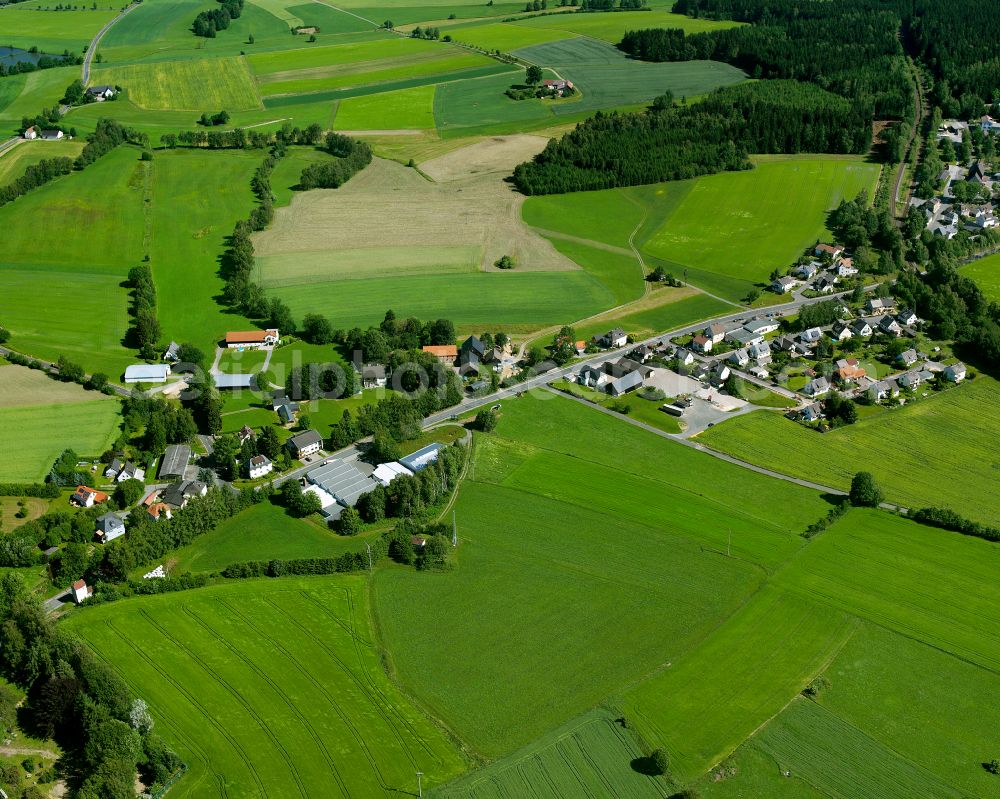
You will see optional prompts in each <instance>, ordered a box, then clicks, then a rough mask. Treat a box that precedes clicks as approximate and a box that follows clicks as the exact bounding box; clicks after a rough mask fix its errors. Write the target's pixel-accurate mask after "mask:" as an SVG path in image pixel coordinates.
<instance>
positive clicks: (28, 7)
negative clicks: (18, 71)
mask: <svg viewBox="0 0 1000 799" xmlns="http://www.w3.org/2000/svg"><path fill="white" fill-rule="evenodd" d="M52 6H53V4H51V3H47V2H46V3H43V2H41V0H34V1H33V2H27V3H18V4H17V5H10V6H0V31H2V32H3V43H4V45H11V46H12V47H20V48H22V49H24V50H27V49H28V48H29V47H37V48H38V49H39V50H40V51H41V52H43V53H53V54H55V55H62V52H63V51H64V50H69V51H70V52H71V53H76V54H77V55H83V52H84V51H85V50H86V49H87V45H89V44H90V40H91V39H93V38H94V36H96V35H97V32H98V31H99V30H100V29H101V28H103V27H104V26H105V25H106V24H107V23H108V22H110V21H111V20H112V19H114V18H115V16H116V15H117V13H118V11H119V7H118V6H115V7H113V8H112V7H109V4H108V3H102V4H99V5H98V8H97V9H92V8H91V7H90V6H89V5H85V6H83V5H81V6H75V7H74V8H73V9H72V10H70V8H69V7H68V6H67V7H66V8H65V10H59V11H56V10H53V7H52Z"/></svg>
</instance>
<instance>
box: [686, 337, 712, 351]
mask: <svg viewBox="0 0 1000 799" xmlns="http://www.w3.org/2000/svg"><path fill="white" fill-rule="evenodd" d="M691 349H693V350H694V351H695V352H711V351H712V339H710V338H709V337H708V336H704V335H701V334H699V335H697V336H695V337H694V338H693V339H691Z"/></svg>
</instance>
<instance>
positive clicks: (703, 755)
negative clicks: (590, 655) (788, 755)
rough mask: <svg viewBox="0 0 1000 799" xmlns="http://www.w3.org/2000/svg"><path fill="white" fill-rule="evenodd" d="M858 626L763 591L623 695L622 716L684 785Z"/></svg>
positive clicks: (799, 685)
mask: <svg viewBox="0 0 1000 799" xmlns="http://www.w3.org/2000/svg"><path fill="white" fill-rule="evenodd" d="M855 626H856V621H855V620H853V619H852V618H850V617H849V616H848V615H847V614H846V613H843V612H841V611H837V610H834V609H832V608H829V607H825V606H823V605H822V604H819V603H814V602H811V601H810V600H809V599H808V598H805V597H799V596H797V595H795V594H792V593H788V592H784V591H780V590H774V589H772V588H770V587H768V588H765V589H764V590H762V591H761V592H759V593H758V594H756V595H755V596H754V597H753V598H752V599H751V600H750V601H748V602H747V603H746V604H745V605H744V606H743V607H742V608H740V610H739V611H738V612H736V613H735V614H733V615H732V616H731V617H730V618H728V619H727V620H726V621H725V623H723V624H722V625H720V626H719V627H718V628H717V629H715V630H714V631H713V632H712V634H711V635H710V636H709V637H708V638H707V639H706V640H705V641H704V642H702V643H701V645H700V646H698V648H697V649H695V650H694V651H692V652H689V653H685V654H682V655H681V656H680V657H678V658H677V659H675V660H672V661H671V662H670V663H669V664H668V665H669V668H663V669H662V670H661V671H660V672H659V673H658V674H656V675H655V676H653V677H652V678H651V679H649V680H647V681H645V682H643V683H641V684H639V685H638V686H636V687H635V688H633V689H631V690H629V691H627V692H626V693H625V695H624V697H623V700H622V701H623V704H624V707H625V714H626V717H627V718H628V719H629V720H630V721H631V722H632V723H633V724H635V725H636V727H637V728H638V730H639V732H640V733H641V734H642V735H643V736H644V737H645V738H646V740H647V741H649V742H650V745H652V746H663V747H665V748H666V750H667V752H668V753H669V755H670V761H671V771H672V773H673V774H674V775H675V776H676V778H677V779H679V780H680V781H682V782H689V781H691V780H693V779H695V778H697V777H698V776H700V775H701V774H702V773H704V772H705V771H707V770H708V769H709V768H710V767H711V766H713V765H715V764H716V763H718V762H719V761H720V760H722V759H723V758H724V757H726V756H727V755H728V754H729V753H730V752H732V751H733V750H734V749H736V748H737V747H738V746H739V745H740V744H741V743H742V742H743V740H744V739H746V738H747V736H749V735H750V734H751V733H752V732H753V731H754V730H755V729H757V727H759V726H760V725H761V724H762V723H764V722H765V721H767V720H768V719H769V718H770V717H771V716H773V715H774V714H775V713H777V712H778V711H779V710H781V708H782V707H784V706H785V704H786V703H787V702H788V700H789V699H790V698H791V697H793V696H795V694H797V693H798V692H799V691H801V690H802V689H803V688H805V687H806V685H807V684H808V683H809V682H810V681H811V680H812V679H813V677H814V676H815V675H816V674H818V673H819V672H821V671H822V670H823V669H824V667H825V666H826V664H827V663H828V662H829V661H830V660H831V659H832V658H833V656H834V655H835V654H836V653H837V652H838V650H839V649H840V647H841V646H843V645H844V643H846V641H847V640H848V638H849V637H850V635H851V633H852V632H853V630H854V628H855ZM709 709H710V710H709Z"/></svg>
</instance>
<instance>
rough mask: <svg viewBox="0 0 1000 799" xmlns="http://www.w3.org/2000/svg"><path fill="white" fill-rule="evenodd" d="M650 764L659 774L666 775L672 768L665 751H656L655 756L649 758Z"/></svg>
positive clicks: (654, 751)
mask: <svg viewBox="0 0 1000 799" xmlns="http://www.w3.org/2000/svg"><path fill="white" fill-rule="evenodd" d="M649 762H650V763H651V764H652V766H653V770H654V771H655V772H656V773H657V774H666V773H667V769H668V768H669V767H670V758H669V757H667V752H666V750H665V749H654V750H653V754H651V755H650V756H649Z"/></svg>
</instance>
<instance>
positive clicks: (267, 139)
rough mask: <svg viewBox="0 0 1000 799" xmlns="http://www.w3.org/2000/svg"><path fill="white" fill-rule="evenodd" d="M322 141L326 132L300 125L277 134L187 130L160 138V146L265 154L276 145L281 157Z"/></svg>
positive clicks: (251, 131)
mask: <svg viewBox="0 0 1000 799" xmlns="http://www.w3.org/2000/svg"><path fill="white" fill-rule="evenodd" d="M220 113H225V112H220ZM206 116H208V115H207V114H202V119H201V120H200V121H199V124H201V125H205V121H204V120H205V117H206ZM227 117H228V114H227ZM219 118H220V117H219V115H218V114H216V115H215V116H214V117H212V118H211V124H212V125H214V124H215V121H214V120H216V119H219ZM219 124H225V122H220V123H219ZM322 138H323V128H322V126H321V125H319V124H318V123H315V122H314V123H313V124H312V125H309V126H308V127H307V128H300V127H298V126H297V125H295V126H293V125H291V124H289V123H285V125H284V126H283V127H282V128H281V130H278V131H274V132H270V131H263V130H256V129H252V130H244V129H243V128H233V129H232V130H187V131H182V132H180V133H177V134H174V133H166V134H164V135H163V136H161V137H160V143H161V144H162V145H163V146H164V147H166V148H167V149H170V150H172V149H174V148H175V147H177V146H181V147H201V148H207V149H209V150H263V149H265V148H266V147H271V146H272V145H273V146H275V147H276V148H277V149H276V150H275V152H276V153H277V152H278V151H280V150H281V148H283V147H284V146H287V145H290V144H307V145H316V144H319V142H320V141H321V140H322ZM279 157H280V156H279Z"/></svg>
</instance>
